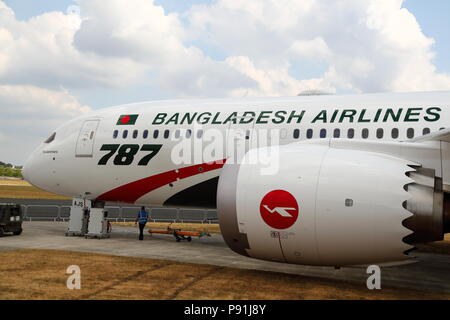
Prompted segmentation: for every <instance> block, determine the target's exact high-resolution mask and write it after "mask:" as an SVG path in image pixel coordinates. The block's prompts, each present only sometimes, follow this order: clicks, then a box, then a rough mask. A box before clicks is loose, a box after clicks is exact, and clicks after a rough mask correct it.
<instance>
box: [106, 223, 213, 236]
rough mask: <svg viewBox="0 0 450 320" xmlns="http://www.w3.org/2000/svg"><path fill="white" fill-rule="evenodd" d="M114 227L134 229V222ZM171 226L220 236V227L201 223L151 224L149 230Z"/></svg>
mask: <svg viewBox="0 0 450 320" xmlns="http://www.w3.org/2000/svg"><path fill="white" fill-rule="evenodd" d="M112 224H113V225H118V226H125V227H134V222H113V223H112ZM169 225H170V227H171V228H172V229H182V230H183V231H199V232H205V233H217V234H220V227H219V225H218V224H199V223H172V224H171V223H165V222H149V223H147V225H146V227H147V229H162V230H166V229H167V227H168V226H169Z"/></svg>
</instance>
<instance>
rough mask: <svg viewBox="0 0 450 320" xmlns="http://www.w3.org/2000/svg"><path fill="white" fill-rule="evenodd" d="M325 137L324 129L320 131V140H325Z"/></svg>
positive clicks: (325, 131)
mask: <svg viewBox="0 0 450 320" xmlns="http://www.w3.org/2000/svg"><path fill="white" fill-rule="evenodd" d="M326 137H327V130H326V129H322V130H320V138H321V139H325V138H326Z"/></svg>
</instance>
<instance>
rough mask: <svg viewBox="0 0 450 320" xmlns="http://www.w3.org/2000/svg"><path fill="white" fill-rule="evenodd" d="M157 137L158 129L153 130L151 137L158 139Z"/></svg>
mask: <svg viewBox="0 0 450 320" xmlns="http://www.w3.org/2000/svg"><path fill="white" fill-rule="evenodd" d="M158 137H159V130H155V131H153V139H158Z"/></svg>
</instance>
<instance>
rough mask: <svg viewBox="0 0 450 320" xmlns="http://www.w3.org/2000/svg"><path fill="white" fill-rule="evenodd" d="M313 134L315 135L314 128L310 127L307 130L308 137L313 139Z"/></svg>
mask: <svg viewBox="0 0 450 320" xmlns="http://www.w3.org/2000/svg"><path fill="white" fill-rule="evenodd" d="M313 135H314V132H313V130H312V129H308V131H306V138H308V139H312V137H313Z"/></svg>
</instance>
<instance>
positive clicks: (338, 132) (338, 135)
mask: <svg viewBox="0 0 450 320" xmlns="http://www.w3.org/2000/svg"><path fill="white" fill-rule="evenodd" d="M333 137H335V138H340V137H341V130H339V129H334V134H333Z"/></svg>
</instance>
